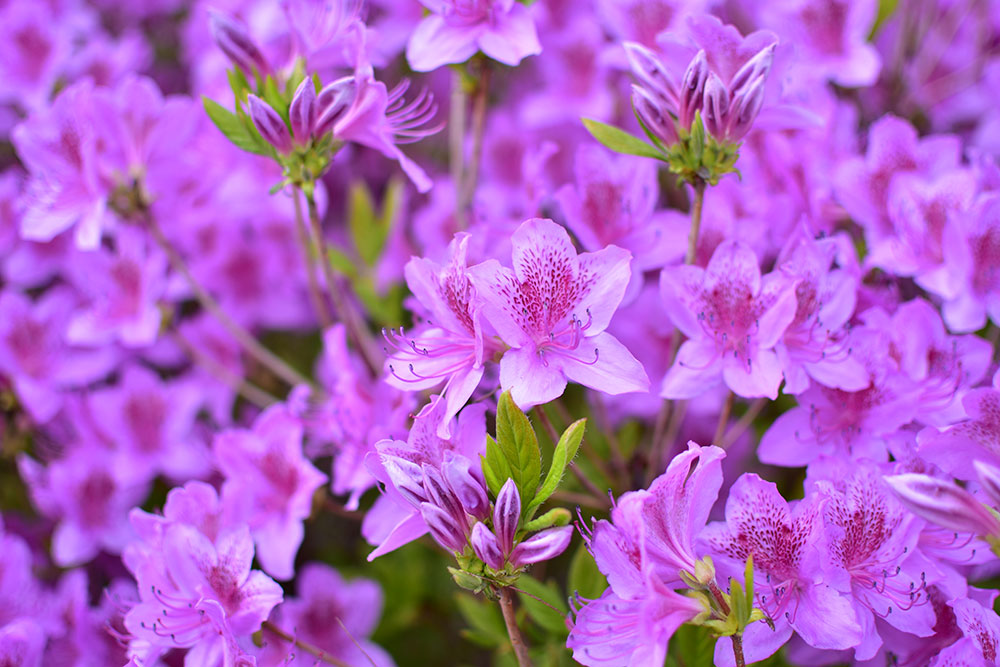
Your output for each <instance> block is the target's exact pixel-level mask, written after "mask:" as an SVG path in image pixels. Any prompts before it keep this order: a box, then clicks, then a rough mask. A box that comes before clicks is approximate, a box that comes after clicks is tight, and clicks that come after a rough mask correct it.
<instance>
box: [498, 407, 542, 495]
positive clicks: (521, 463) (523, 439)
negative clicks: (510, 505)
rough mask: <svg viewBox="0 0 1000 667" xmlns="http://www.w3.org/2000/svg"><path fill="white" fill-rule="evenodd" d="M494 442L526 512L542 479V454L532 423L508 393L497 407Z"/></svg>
mask: <svg viewBox="0 0 1000 667" xmlns="http://www.w3.org/2000/svg"><path fill="white" fill-rule="evenodd" d="M496 443H497V445H498V447H499V449H500V452H501V453H502V454H503V457H504V458H505V459H506V460H507V465H508V466H510V478H511V479H513V480H514V483H515V484H517V490H518V491H519V492H520V493H521V502H522V503H523V508H524V509H523V511H524V512H525V513H526V512H527V506H528V503H530V502H531V500H529V499H534V497H535V490H536V489H537V488H538V480H539V479H540V478H541V476H542V452H541V450H540V449H539V448H538V438H537V437H536V436H535V430H534V429H533V428H532V427H531V422H530V421H528V417H527V415H525V414H524V413H523V412H522V411H521V409H520V408H519V407H517V405H516V404H515V403H514V400H513V399H512V398H511V397H510V391H505V392H504V393H503V394H502V395H501V396H500V402H499V405H498V406H497V437H496Z"/></svg>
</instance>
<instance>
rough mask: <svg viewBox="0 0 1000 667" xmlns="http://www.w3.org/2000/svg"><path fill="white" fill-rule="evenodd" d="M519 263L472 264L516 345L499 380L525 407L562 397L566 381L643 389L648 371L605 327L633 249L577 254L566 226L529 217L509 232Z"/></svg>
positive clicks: (486, 312)
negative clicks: (511, 265)
mask: <svg viewBox="0 0 1000 667" xmlns="http://www.w3.org/2000/svg"><path fill="white" fill-rule="evenodd" d="M511 243H512V244H513V248H514V249H513V264H514V269H513V271H512V270H511V269H508V268H506V267H502V266H501V265H500V263H499V262H497V261H496V260H487V261H486V262H483V263H482V264H479V265H477V266H474V267H472V268H471V269H470V270H469V272H470V274H471V276H472V284H473V285H474V286H475V287H476V289H477V290H478V292H479V295H480V297H481V298H482V299H483V311H482V312H483V316H484V317H485V318H486V320H488V321H489V322H490V324H492V325H493V327H494V328H495V329H496V331H497V333H499V334H500V337H501V338H502V339H503V340H504V342H505V343H507V344H508V345H510V346H511V349H510V350H508V351H507V352H505V353H504V355H503V358H502V359H501V360H500V386H501V387H502V388H503V389H504V390H507V389H510V391H511V396H512V398H513V399H514V401H515V402H516V403H517V404H518V406H520V407H521V408H522V409H524V408H527V407H530V406H532V405H538V404H541V403H547V402H549V401H551V400H553V399H555V398H557V397H559V396H560V395H561V394H562V393H563V390H564V389H565V388H566V383H567V381H568V380H573V381H574V382H578V383H580V384H582V385H584V386H587V387H592V388H594V389H597V390H598V391H602V392H605V393H608V394H622V393H628V392H632V391H645V390H646V388H647V387H648V385H649V381H648V379H647V377H646V373H645V371H644V370H643V368H642V366H641V365H640V364H639V362H638V361H636V359H635V357H633V356H632V354H631V353H630V352H629V351H628V350H626V349H625V347H624V346H623V345H622V344H621V343H619V342H618V340H617V339H616V338H614V337H613V336H612V335H611V334H608V333H606V332H605V329H606V328H607V326H608V323H609V322H610V320H611V317H612V315H613V314H614V312H615V310H616V309H617V308H618V304H619V303H621V300H622V297H623V296H624V294H625V288H626V286H627V284H628V281H629V275H630V272H629V261H630V257H629V253H627V252H626V251H624V250H622V249H621V248H617V247H615V246H611V247H608V248H605V249H603V250H600V251H598V252H592V253H589V252H588V253H582V254H579V255H578V254H577V252H576V249H575V248H574V247H573V243H572V242H571V241H570V239H569V235H568V234H567V233H566V230H565V229H563V228H562V227H560V226H559V225H557V224H555V223H554V222H552V221H551V220H541V219H533V220H528V221H526V222H525V223H523V224H522V225H521V226H520V227H518V229H517V231H515V232H514V234H513V236H512V237H511Z"/></svg>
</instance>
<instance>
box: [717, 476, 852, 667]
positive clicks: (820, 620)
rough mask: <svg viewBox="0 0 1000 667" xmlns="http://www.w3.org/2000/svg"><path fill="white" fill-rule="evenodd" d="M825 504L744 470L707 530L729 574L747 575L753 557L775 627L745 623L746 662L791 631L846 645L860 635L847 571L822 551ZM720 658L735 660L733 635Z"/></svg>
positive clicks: (816, 641)
mask: <svg viewBox="0 0 1000 667" xmlns="http://www.w3.org/2000/svg"><path fill="white" fill-rule="evenodd" d="M821 508H822V503H821V500H820V499H819V498H818V497H816V496H815V495H813V496H807V497H806V499H805V500H802V501H799V502H798V503H796V504H794V505H789V503H788V502H787V501H786V500H785V499H784V498H782V497H781V495H780V494H779V493H778V489H777V487H776V486H775V485H774V484H772V483H771V482H766V481H764V480H762V479H761V478H760V477H758V476H757V475H755V474H752V473H746V474H744V475H743V476H741V477H740V478H739V479H738V480H736V483H735V484H733V487H732V489H731V490H730V492H729V498H728V500H727V501H726V521H725V523H715V524H711V525H709V526H708V527H707V528H706V530H705V533H703V535H702V539H703V540H704V542H705V544H706V545H707V546H710V547H711V548H712V550H713V551H714V555H715V556H716V563H717V565H718V566H719V572H720V573H721V574H722V575H724V576H732V577H735V576H740V575H742V572H743V568H744V564H745V563H746V560H747V558H748V557H750V556H751V555H752V556H753V565H754V577H755V583H754V585H755V588H756V591H757V596H758V599H759V604H758V606H759V607H760V608H761V609H762V610H763V611H764V612H765V613H766V614H767V615H768V616H770V617H771V618H772V619H773V620H774V622H775V625H776V627H777V629H776V631H774V632H772V631H771V630H770V628H768V627H767V626H766V625H764V624H763V623H756V624H752V625H751V626H749V627H748V629H747V632H746V634H745V635H744V645H745V646H746V649H747V656H746V658H747V662H748V663H749V662H751V661H757V660H761V659H763V658H766V657H767V656H768V655H770V654H771V653H773V652H774V651H775V650H777V649H778V647H780V646H781V645H782V644H784V643H785V642H786V641H787V640H788V638H789V637H790V636H791V634H792V631H793V630H794V631H795V632H797V633H798V635H799V636H800V637H801V638H802V639H803V640H804V641H805V642H806V643H807V644H809V645H810V646H813V647H815V648H820V649H846V648H851V647H854V646H857V645H858V644H860V643H861V641H862V638H863V631H862V628H861V626H860V624H859V623H858V619H857V616H856V615H855V613H854V609H853V607H852V606H851V598H850V596H849V595H847V592H848V591H849V590H850V587H849V581H848V576H847V573H846V571H845V570H844V569H843V567H842V566H838V565H836V564H835V563H832V562H830V559H829V556H828V555H827V554H826V553H825V550H826V545H825V544H824V542H823V538H822V534H823V528H822V523H821V520H820V517H821V511H822V509H821ZM715 657H716V662H717V663H719V664H732V648H731V646H729V644H728V642H720V643H719V644H717V645H716V653H715Z"/></svg>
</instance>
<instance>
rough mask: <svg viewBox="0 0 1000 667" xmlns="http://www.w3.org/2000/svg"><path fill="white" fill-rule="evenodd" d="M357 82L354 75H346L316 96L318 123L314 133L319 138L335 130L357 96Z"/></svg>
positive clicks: (328, 85)
mask: <svg viewBox="0 0 1000 667" xmlns="http://www.w3.org/2000/svg"><path fill="white" fill-rule="evenodd" d="M357 92H358V89H357V83H356V82H355V80H354V77H353V76H346V77H344V78H342V79H337V80H336V81H334V82H333V83H329V84H327V85H326V86H324V87H323V89H322V90H320V91H319V94H318V95H317V96H316V125H315V127H314V128H313V134H314V135H315V136H316V137H317V138H318V137H322V136H323V135H325V134H326V133H327V132H330V131H332V130H333V126H334V125H336V124H337V121H339V120H340V119H341V118H342V117H343V116H344V114H345V113H346V112H347V109H348V108H349V107H350V106H351V104H353V102H354V98H355V97H356V96H357Z"/></svg>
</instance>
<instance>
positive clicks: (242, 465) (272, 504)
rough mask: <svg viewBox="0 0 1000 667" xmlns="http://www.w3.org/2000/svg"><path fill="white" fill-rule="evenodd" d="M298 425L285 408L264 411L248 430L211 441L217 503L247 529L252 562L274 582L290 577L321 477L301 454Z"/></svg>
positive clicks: (220, 435) (229, 432)
mask: <svg viewBox="0 0 1000 667" xmlns="http://www.w3.org/2000/svg"><path fill="white" fill-rule="evenodd" d="M302 431H303V427H302V422H301V421H299V420H298V419H296V418H295V417H294V416H292V414H291V412H290V411H289V410H288V408H287V407H286V406H284V405H275V406H272V407H270V408H268V409H267V410H265V411H264V412H263V413H262V414H261V415H260V416H259V417H257V419H256V420H255V421H254V424H253V429H252V430H243V429H231V430H228V431H223V432H222V433H219V434H218V435H217V436H216V437H215V441H214V442H213V444H212V449H213V451H214V452H215V460H216V462H217V464H218V466H219V468H220V469H221V471H222V473H223V474H224V475H225V476H226V481H225V483H224V484H223V486H222V502H223V505H224V506H225V507H226V511H227V512H229V513H230V516H231V518H232V520H234V521H239V522H244V523H246V524H247V525H249V526H250V533H251V535H252V536H253V539H254V542H255V544H256V546H257V560H259V561H260V564H261V567H262V568H263V570H264V571H265V572H267V573H268V574H270V575H271V576H274V577H277V578H278V579H291V578H292V577H293V576H294V575H295V554H296V553H297V552H298V550H299V545H300V544H302V537H303V534H304V528H303V526H302V522H303V520H304V519H306V518H307V517H308V516H309V514H310V513H311V511H312V499H313V494H314V493H315V492H316V489H318V488H319V487H321V486H322V485H323V484H324V483H325V482H326V480H327V477H326V475H324V474H323V473H321V472H320V471H319V470H316V468H315V467H313V465H312V464H311V463H310V462H309V461H308V459H306V458H305V457H304V456H303V455H302Z"/></svg>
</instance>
